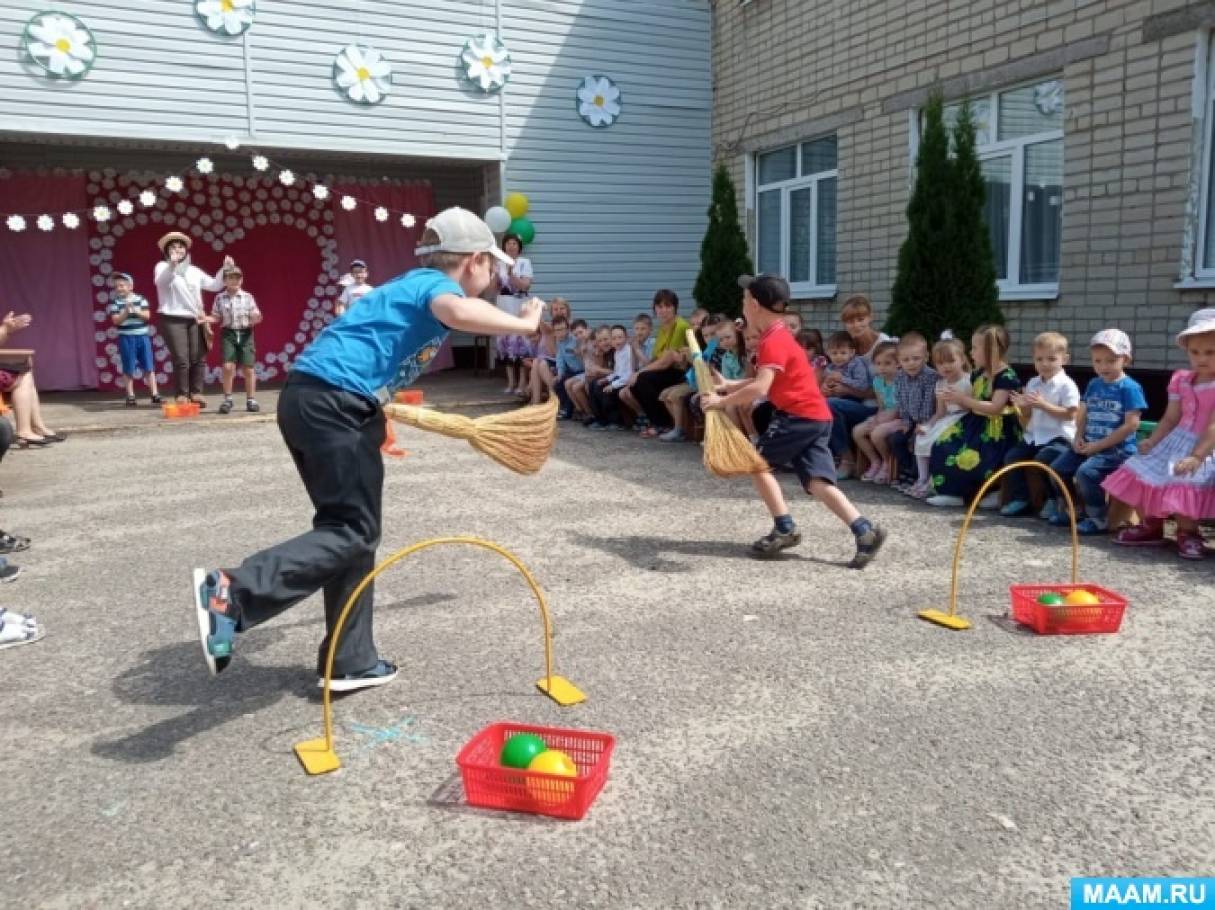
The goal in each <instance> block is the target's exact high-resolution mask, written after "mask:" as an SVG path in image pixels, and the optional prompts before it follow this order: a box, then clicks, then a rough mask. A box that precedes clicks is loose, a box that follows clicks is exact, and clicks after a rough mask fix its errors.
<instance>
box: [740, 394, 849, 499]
mask: <svg viewBox="0 0 1215 910" xmlns="http://www.w3.org/2000/svg"><path fill="white" fill-rule="evenodd" d="M830 442H831V421H830V420H807V419H806V418H804V417H794V416H793V415H792V414H789V413H787V412H785V411H781V410H774V411H773V412H772V422H771V423H769V424H768V429H767V430H766V431H764V435H763V436H761V437H759V442H758V443H756V446H755V447H756V448H757V449H758V450H759V454H760V455H762V456H764V459H765V460H766V461H767V462H768V464H770V465H771V466H772V467H774V468H792V469H793V471H794V473H796V474H797V479H798V480H800V481H801V484H802V486H803V487H808V486H809V485H810V481H812V480H814V479H816V478H817V479H818V480H825V481H826V482H827V483H830V484H834V483H835V458H834V457H832V455H831V445H830Z"/></svg>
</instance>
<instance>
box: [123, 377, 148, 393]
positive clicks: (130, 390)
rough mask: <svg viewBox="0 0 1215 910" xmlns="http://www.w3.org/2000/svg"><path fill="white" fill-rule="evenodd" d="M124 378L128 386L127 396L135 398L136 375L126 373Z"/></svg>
mask: <svg viewBox="0 0 1215 910" xmlns="http://www.w3.org/2000/svg"><path fill="white" fill-rule="evenodd" d="M122 378H123V381H124V382H125V383H126V386H127V398H134V397H135V377H134V376H128V375H125V374H124V375H123V377H122ZM152 394H155V392H153V393H152Z"/></svg>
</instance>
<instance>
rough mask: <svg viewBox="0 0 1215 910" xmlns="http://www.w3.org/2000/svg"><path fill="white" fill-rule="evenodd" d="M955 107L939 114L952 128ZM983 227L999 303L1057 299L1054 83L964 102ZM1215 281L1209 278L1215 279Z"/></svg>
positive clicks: (1058, 163)
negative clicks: (983, 199) (979, 179)
mask: <svg viewBox="0 0 1215 910" xmlns="http://www.w3.org/2000/svg"><path fill="white" fill-rule="evenodd" d="M960 110H961V103H958V104H950V105H947V106H946V108H945V123H946V125H947V126H950V127H952V126H953V124H954V123H955V122H956V121H957V117H958V112H959V111H960ZM970 110H971V116H972V117H973V118H974V121H975V132H976V139H977V142H978V152H979V159H980V163H981V165H982V168H983V176H984V177H985V178H986V180H987V227H988V230H989V231H990V232H991V247H992V251H993V252H994V253H995V259H996V277H997V279H998V281H997V283H998V284H999V286H1000V296H1001V298H1002V299H1004V300H1018V299H1020V300H1033V299H1037V298H1042V297H1054V296H1056V295H1057V294H1058V293H1059V253H1060V241H1061V238H1062V232H1063V83H1062V82H1061V81H1060V80H1057V79H1051V80H1048V81H1046V82H1038V83H1036V84H1034V85H1024V86H1021V87H1019V88H1012V89H1008V90H1006V91H1002V92H994V93H992V94H991V95H982V96H979V97H977V98H972V99H970ZM1213 274H1215V273H1213Z"/></svg>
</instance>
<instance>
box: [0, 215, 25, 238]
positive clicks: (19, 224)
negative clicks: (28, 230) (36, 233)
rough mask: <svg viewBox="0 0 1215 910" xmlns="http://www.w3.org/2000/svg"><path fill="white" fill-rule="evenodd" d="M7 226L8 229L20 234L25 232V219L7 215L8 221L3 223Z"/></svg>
mask: <svg viewBox="0 0 1215 910" xmlns="http://www.w3.org/2000/svg"><path fill="white" fill-rule="evenodd" d="M4 223H5V224H6V225H8V229H9V230H10V231H13V232H15V233H18V234H19V233H21V232H22V231H24V230H25V219H24V218H22V217H21V216H20V215H9V216H8V220H6V221H5V222H4Z"/></svg>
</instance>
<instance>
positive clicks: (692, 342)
mask: <svg viewBox="0 0 1215 910" xmlns="http://www.w3.org/2000/svg"><path fill="white" fill-rule="evenodd" d="M688 348H689V349H690V350H691V351H692V354H693V356H696V357H699V356H700V353H701V351H700V345H699V344H697V343H696V333H695V332H694V331H692V330H691V329H688Z"/></svg>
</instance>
